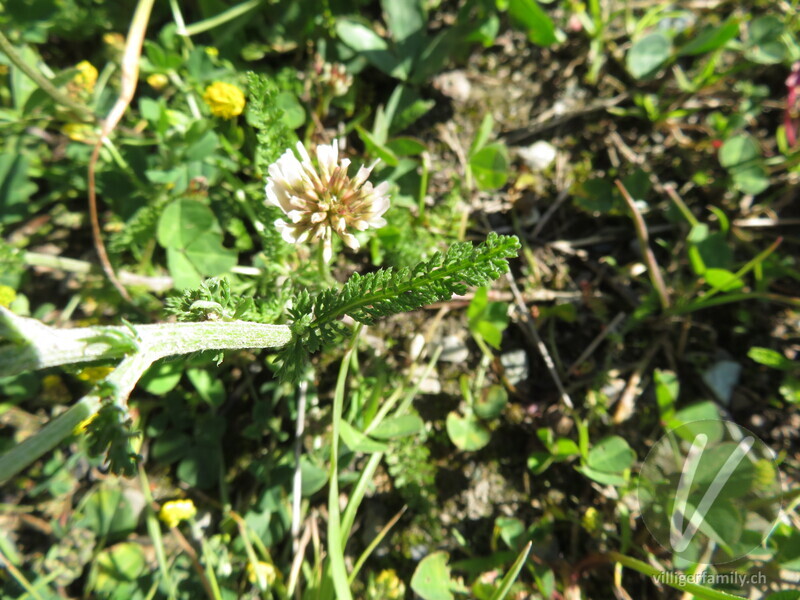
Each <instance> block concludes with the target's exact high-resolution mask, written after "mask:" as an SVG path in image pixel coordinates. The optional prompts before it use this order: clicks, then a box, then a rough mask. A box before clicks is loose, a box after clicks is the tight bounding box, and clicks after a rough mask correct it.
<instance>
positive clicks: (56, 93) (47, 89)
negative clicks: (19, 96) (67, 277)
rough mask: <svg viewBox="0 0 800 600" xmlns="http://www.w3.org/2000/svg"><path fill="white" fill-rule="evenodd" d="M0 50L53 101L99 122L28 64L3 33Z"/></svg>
mask: <svg viewBox="0 0 800 600" xmlns="http://www.w3.org/2000/svg"><path fill="white" fill-rule="evenodd" d="M0 50H2V51H3V53H4V54H5V55H6V56H8V59H9V60H10V61H11V62H12V63H13V64H14V66H15V67H17V68H18V69H19V70H20V71H22V72H23V73H25V75H27V76H28V77H30V78H31V79H32V80H33V82H34V83H35V84H36V85H38V86H39V87H40V88H41V89H42V91H43V92H44V93H46V94H47V95H48V96H50V97H51V98H52V99H53V100H55V101H56V102H58V103H59V104H61V105H63V106H66V107H67V108H69V109H71V110H72V111H74V112H75V113H77V114H78V115H80V117H81V118H82V119H84V120H86V121H89V122H92V123H94V122H96V121H97V116H95V114H94V113H93V112H92V111H91V110H90V109H89V108H88V107H87V106H84V105H83V104H81V103H80V102H75V101H74V100H73V99H72V98H70V97H69V96H67V95H66V94H65V93H63V92H62V91H61V90H59V89H58V88H57V87H56V86H55V85H53V83H52V82H51V81H50V80H49V79H47V78H46V77H45V76H44V75H42V74H41V73H39V71H37V70H36V69H34V68H33V67H32V66H30V65H29V64H28V63H26V62H25V59H23V58H22V57H21V56H20V55H19V53H18V52H17V50H16V48H14V45H13V44H12V43H11V42H10V41H9V39H8V38H7V37H6V36H5V35H3V32H2V31H0Z"/></svg>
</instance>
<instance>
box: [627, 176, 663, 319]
mask: <svg viewBox="0 0 800 600" xmlns="http://www.w3.org/2000/svg"><path fill="white" fill-rule="evenodd" d="M614 183H615V184H616V186H617V188H619V191H620V193H621V194H622V197H623V198H624V199H625V203H626V204H627V205H628V210H630V211H631V216H632V217H633V226H634V229H635V230H636V237H637V238H638V239H639V246H640V247H641V248H640V249H641V252H642V257H643V258H644V262H645V265H647V272H648V274H649V275H650V281H651V282H652V284H653V287H654V288H655V290H656V293H657V294H658V299H659V301H660V302H661V308H662V309H664V310H667V309H668V308H669V306H670V302H669V295H668V294H667V286H666V285H664V278H663V277H662V276H661V269H659V268H658V263H657V262H656V256H655V254H653V251H652V250H651V249H650V243H649V242H650V238H649V236H648V234H647V224H645V222H644V219H643V218H642V213H640V212H639V209H638V208H637V207H636V202H634V201H633V198H632V197H631V195H630V193H628V190H627V189H626V188H625V185H624V184H623V183H622V181H620V180H619V179H617V180H616V181H615V182H614Z"/></svg>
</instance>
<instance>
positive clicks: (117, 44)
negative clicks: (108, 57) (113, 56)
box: [103, 33, 125, 53]
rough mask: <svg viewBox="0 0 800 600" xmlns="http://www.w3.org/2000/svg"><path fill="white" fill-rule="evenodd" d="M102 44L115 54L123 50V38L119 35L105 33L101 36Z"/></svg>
mask: <svg viewBox="0 0 800 600" xmlns="http://www.w3.org/2000/svg"><path fill="white" fill-rule="evenodd" d="M103 43H105V44H106V45H107V46H109V47H110V48H111V49H112V50H114V51H115V52H120V53H121V52H122V51H123V50H125V36H123V35H122V34H121V33H106V34H104V35H103Z"/></svg>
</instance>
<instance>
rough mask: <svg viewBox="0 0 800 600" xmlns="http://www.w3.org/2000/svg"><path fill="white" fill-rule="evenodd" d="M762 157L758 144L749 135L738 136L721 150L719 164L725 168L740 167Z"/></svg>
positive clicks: (726, 143)
mask: <svg viewBox="0 0 800 600" xmlns="http://www.w3.org/2000/svg"><path fill="white" fill-rule="evenodd" d="M760 156H761V151H760V150H759V149H758V144H756V142H755V140H753V138H751V137H750V136H749V135H737V136H734V137H732V138H730V139H729V140H727V141H726V142H725V143H724V144H722V147H721V148H720V149H719V164H721V165H722V166H723V167H725V168H731V167H736V166H739V165H741V164H743V163H746V162H750V161H752V160H755V159H757V158H758V157H760Z"/></svg>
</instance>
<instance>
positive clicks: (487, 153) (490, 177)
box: [469, 142, 508, 190]
mask: <svg viewBox="0 0 800 600" xmlns="http://www.w3.org/2000/svg"><path fill="white" fill-rule="evenodd" d="M469 166H470V168H471V169H472V174H473V176H474V177H475V183H477V184H478V187H479V188H480V189H482V190H495V189H497V188H501V187H503V186H504V185H505V184H506V181H508V150H506V146H505V144H502V143H500V142H497V143H494V144H489V145H488V146H484V147H483V148H481V149H480V150H478V151H477V152H476V153H475V154H473V155H472V157H471V158H470V159H469Z"/></svg>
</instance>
